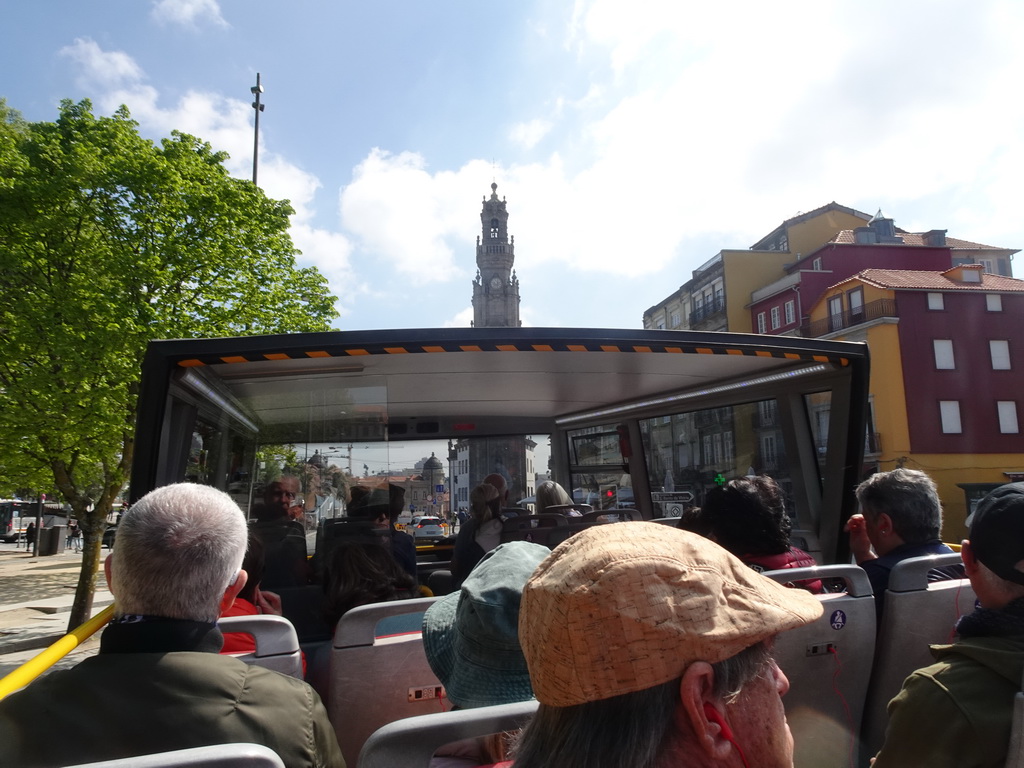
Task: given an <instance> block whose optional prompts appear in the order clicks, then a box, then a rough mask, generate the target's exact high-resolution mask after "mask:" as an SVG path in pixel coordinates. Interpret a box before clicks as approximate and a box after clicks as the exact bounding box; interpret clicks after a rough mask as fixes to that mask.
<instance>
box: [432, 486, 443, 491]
mask: <svg viewBox="0 0 1024 768" xmlns="http://www.w3.org/2000/svg"><path fill="white" fill-rule="evenodd" d="M434 493H444V486H443V485H435V486H434Z"/></svg>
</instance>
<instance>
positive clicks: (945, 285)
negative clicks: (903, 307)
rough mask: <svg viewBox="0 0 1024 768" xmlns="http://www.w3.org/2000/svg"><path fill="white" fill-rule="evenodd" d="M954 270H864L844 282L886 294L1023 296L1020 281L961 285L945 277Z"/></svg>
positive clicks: (995, 278)
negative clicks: (861, 283)
mask: <svg viewBox="0 0 1024 768" xmlns="http://www.w3.org/2000/svg"><path fill="white" fill-rule="evenodd" d="M958 269H960V267H953V269H951V270H949V271H948V272H926V271H923V270H914V269H865V270H862V271H861V272H858V273H857V274H856V275H854V276H853V277H850V278H847V279H848V280H863V281H864V282H865V283H870V284H871V285H874V286H877V287H878V288H888V289H889V290H916V291H982V292H984V293H1024V280H1018V279H1017V278H1015V277H1003V276H1002V275H989V274H982V276H981V282H980V283H965V282H963V281H961V280H953V279H951V278H950V277H948V275H949V273H950V272H953V271H956V270H958ZM845 282H847V281H846V280H843V281H842V282H841V283H837V284H836V285H841V284H842V283H845ZM832 287H833V288H834V287H835V286H832Z"/></svg>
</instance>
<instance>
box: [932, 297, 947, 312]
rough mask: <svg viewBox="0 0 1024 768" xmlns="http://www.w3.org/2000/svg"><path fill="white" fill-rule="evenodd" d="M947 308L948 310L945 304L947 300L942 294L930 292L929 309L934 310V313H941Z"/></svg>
mask: <svg viewBox="0 0 1024 768" xmlns="http://www.w3.org/2000/svg"><path fill="white" fill-rule="evenodd" d="M945 308H946V303H945V300H944V299H943V297H942V294H941V293H931V292H929V294H928V309H930V310H932V311H933V312H939V311H941V310H943V309H945Z"/></svg>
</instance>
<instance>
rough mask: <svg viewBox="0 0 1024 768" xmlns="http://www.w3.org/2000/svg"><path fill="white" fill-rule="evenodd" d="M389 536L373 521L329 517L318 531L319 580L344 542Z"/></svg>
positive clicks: (315, 567) (316, 558) (316, 560)
mask: <svg viewBox="0 0 1024 768" xmlns="http://www.w3.org/2000/svg"><path fill="white" fill-rule="evenodd" d="M387 535H388V530H387V529H386V528H383V529H382V528H375V527H374V521H373V520H367V519H361V518H349V517H328V518H324V519H323V520H321V521H320V523H319V524H318V526H317V529H316V545H315V548H314V554H313V571H314V573H315V574H316V577H317V578H318V579H319V578H321V577H322V576H323V573H324V569H325V568H326V567H327V564H328V563H329V562H330V561H331V552H333V551H334V548H335V547H336V546H337V545H338V544H339V543H341V542H342V541H368V540H374V539H377V540H380V541H383V540H384V537H386V536H387Z"/></svg>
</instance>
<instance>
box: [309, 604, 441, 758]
mask: <svg viewBox="0 0 1024 768" xmlns="http://www.w3.org/2000/svg"><path fill="white" fill-rule="evenodd" d="M438 599H440V598H436V597H421V598H416V599H413V600H395V601H392V602H388V603H373V604H371V605H361V606H359V607H358V608H353V609H352V610H351V611H349V612H348V613H346V614H345V615H344V616H342V617H341V619H340V620H339V621H338V625H337V628H336V629H335V631H334V640H333V642H332V644H331V653H330V672H329V682H328V685H327V689H328V690H327V698H326V699H325V703H326V704H327V714H328V716H329V717H330V719H331V723H332V724H333V725H334V730H335V733H336V734H337V735H338V743H339V744H340V745H341V752H342V754H343V755H344V756H345V762H346V763H347V764H348V765H355V764H356V758H357V757H358V756H359V750H360V749H362V746H363V742H364V741H366V740H367V739H368V738H369V737H370V734H372V733H373V732H374V731H376V730H377V729H378V728H380V727H381V726H383V725H387V724H388V723H390V722H393V721H395V720H401V719H403V718H406V717H413V716H415V715H422V714H427V713H430V712H440V711H441V704H442V702H441V694H442V688H441V683H440V681H438V679H437V676H436V675H434V672H433V671H432V670H431V669H430V665H429V664H428V663H427V657H426V654H425V653H424V651H423V637H422V634H421V632H420V628H421V627H422V625H423V612H424V611H426V610H427V608H429V607H430V606H431V605H432V604H433V603H434V602H436V601H437V600H438ZM400 617H404V618H400ZM396 621H402V622H406V623H408V622H410V621H411V622H413V624H411V625H410V624H407V627H405V628H408V626H415V627H416V631H407V632H402V633H400V634H394V633H390V632H389V633H388V635H387V636H382V635H383V634H384V631H385V630H388V629H389V628H388V624H389V623H390V622H396ZM396 628H398V629H401V628H400V627H394V626H392V627H391V629H396Z"/></svg>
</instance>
